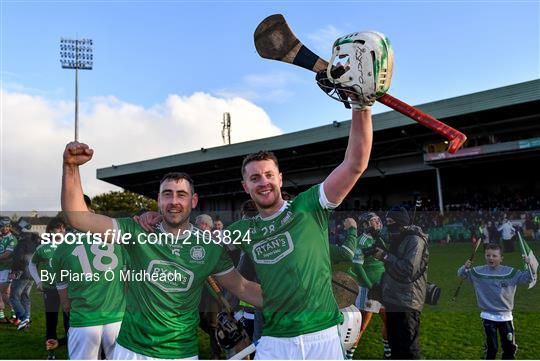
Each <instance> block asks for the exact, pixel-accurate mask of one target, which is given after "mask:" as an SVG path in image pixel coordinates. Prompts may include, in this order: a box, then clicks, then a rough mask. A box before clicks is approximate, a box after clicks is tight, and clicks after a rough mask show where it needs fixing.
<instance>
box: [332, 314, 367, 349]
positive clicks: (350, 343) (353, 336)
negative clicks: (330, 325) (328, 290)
mask: <svg viewBox="0 0 540 361" xmlns="http://www.w3.org/2000/svg"><path fill="white" fill-rule="evenodd" d="M340 311H341V313H342V314H343V323H342V324H340V325H338V328H339V336H340V338H341V343H342V345H343V348H344V349H345V350H346V351H348V350H350V349H352V348H353V347H354V346H355V345H356V341H357V340H358V337H360V329H361V326H362V313H360V310H359V309H358V308H356V306H354V305H350V306H348V307H345V308H342V309H340Z"/></svg>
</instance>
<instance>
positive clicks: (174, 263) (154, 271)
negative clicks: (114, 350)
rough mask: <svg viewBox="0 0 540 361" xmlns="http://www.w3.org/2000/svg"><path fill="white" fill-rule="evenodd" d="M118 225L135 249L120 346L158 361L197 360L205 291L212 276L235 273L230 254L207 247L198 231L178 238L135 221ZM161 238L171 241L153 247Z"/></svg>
mask: <svg viewBox="0 0 540 361" xmlns="http://www.w3.org/2000/svg"><path fill="white" fill-rule="evenodd" d="M115 223H116V229H118V230H119V231H121V232H122V233H123V234H130V235H131V239H130V243H131V244H129V245H124V247H125V249H126V251H127V253H128V255H129V264H128V271H127V272H129V273H128V275H129V279H127V281H128V292H127V299H126V313H125V315H124V319H123V321H122V327H121V329H120V334H119V335H118V340H117V342H118V344H120V345H122V346H123V347H125V348H127V349H128V350H131V351H133V352H136V353H139V354H143V355H146V356H150V357H157V358H176V359H179V358H187V357H193V356H196V355H198V339H197V327H198V325H199V308H198V307H199V303H200V299H201V291H202V288H203V287H204V284H205V281H206V278H207V277H208V276H209V275H212V274H225V273H227V272H229V271H232V270H233V264H232V262H231V260H230V258H229V256H228V254H227V253H226V251H225V250H224V249H223V247H222V246H220V245H217V244H215V243H213V242H210V243H208V242H206V241H204V240H203V237H202V236H201V235H200V234H201V232H200V231H199V232H197V229H196V228H195V227H192V229H191V230H190V231H186V232H184V235H180V237H177V235H174V236H173V235H170V234H169V235H167V234H166V232H165V231H164V230H163V228H161V227H158V229H159V230H158V231H156V232H154V233H148V232H146V231H144V230H143V229H142V228H141V227H140V226H139V225H138V224H137V223H136V222H135V221H133V220H132V219H116V220H115ZM160 234H161V235H162V236H167V237H168V236H171V238H167V241H166V242H165V241H163V242H162V243H161V244H150V243H149V241H150V240H152V243H155V242H154V241H153V239H155V238H154V237H155V236H159V235H160ZM182 236H184V237H182ZM172 237H174V239H172ZM164 238H165V237H162V239H164ZM205 239H206V238H205ZM145 240H147V241H148V242H147V241H145ZM143 242H144V243H143ZM141 276H143V277H144V279H142V280H141V278H140V277H141ZM150 276H151V277H152V278H149V277H150Z"/></svg>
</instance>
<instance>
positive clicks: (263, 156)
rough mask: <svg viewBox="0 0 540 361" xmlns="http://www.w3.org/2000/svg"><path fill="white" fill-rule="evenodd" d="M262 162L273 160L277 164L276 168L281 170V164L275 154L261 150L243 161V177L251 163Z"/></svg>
mask: <svg viewBox="0 0 540 361" xmlns="http://www.w3.org/2000/svg"><path fill="white" fill-rule="evenodd" d="M261 160H273V161H274V163H276V167H277V168H278V169H279V163H278V160H277V157H276V155H275V154H274V153H272V152H270V151H267V150H260V151H258V152H257V153H251V154H248V155H247V156H246V157H245V158H244V160H243V161H242V177H244V174H245V172H246V166H247V165H248V164H249V163H251V162H256V161H261Z"/></svg>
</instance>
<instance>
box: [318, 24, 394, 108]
mask: <svg viewBox="0 0 540 361" xmlns="http://www.w3.org/2000/svg"><path fill="white" fill-rule="evenodd" d="M393 63H394V55H393V51H392V47H391V46H390V41H389V40H388V39H387V38H386V37H385V36H384V35H383V34H381V33H378V32H375V31H364V32H358V33H352V34H349V35H346V36H343V37H341V38H339V39H337V40H336V41H335V42H334V45H333V50H332V59H331V61H330V63H329V64H328V68H327V69H326V79H324V80H325V81H321V82H319V86H321V88H323V86H324V88H326V90H325V91H326V92H327V93H328V95H330V96H331V97H332V98H334V99H336V100H339V101H341V102H344V103H348V104H359V105H368V106H369V105H372V104H373V103H374V102H375V100H376V99H377V98H378V97H380V96H382V95H384V94H385V93H386V92H387V91H388V89H389V88H390V83H391V80H392V70H393ZM321 83H322V84H321ZM324 88H323V89H324ZM329 88H330V89H329ZM332 88H333V89H332ZM348 98H349V99H348Z"/></svg>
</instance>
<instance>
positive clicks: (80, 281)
mask: <svg viewBox="0 0 540 361" xmlns="http://www.w3.org/2000/svg"><path fill="white" fill-rule="evenodd" d="M123 267H124V251H123V249H122V246H120V245H114V244H110V243H104V244H90V243H89V242H86V241H85V240H83V244H67V243H61V244H60V245H59V246H58V247H57V249H56V252H55V253H54V256H53V259H52V268H53V272H54V275H55V280H56V288H57V289H64V288H67V292H68V298H69V300H70V302H71V311H70V314H69V325H70V326H73V327H89V326H97V325H106V324H109V323H113V322H118V321H122V318H123V317H124V308H125V306H126V303H125V297H124V289H125V287H124V282H122V280H121V270H122V269H123Z"/></svg>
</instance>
